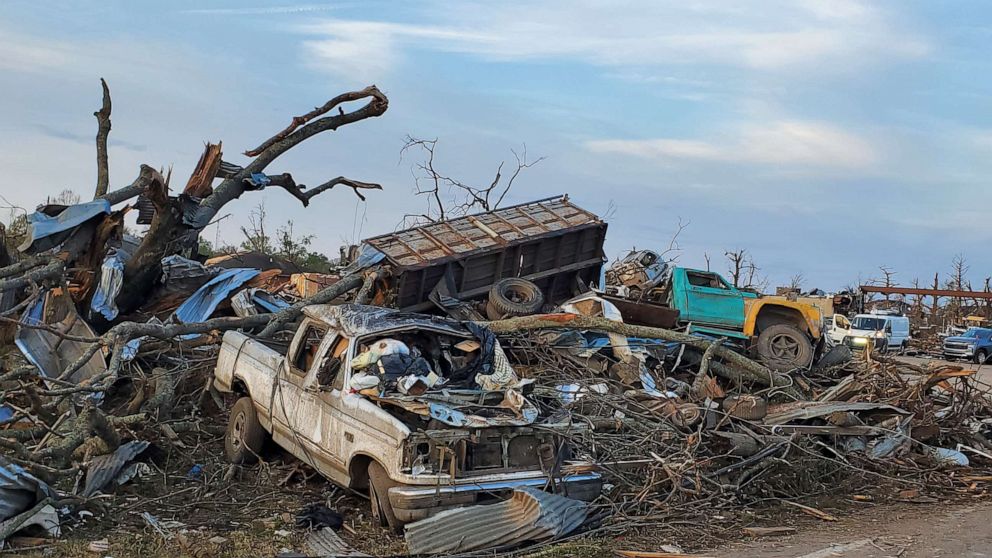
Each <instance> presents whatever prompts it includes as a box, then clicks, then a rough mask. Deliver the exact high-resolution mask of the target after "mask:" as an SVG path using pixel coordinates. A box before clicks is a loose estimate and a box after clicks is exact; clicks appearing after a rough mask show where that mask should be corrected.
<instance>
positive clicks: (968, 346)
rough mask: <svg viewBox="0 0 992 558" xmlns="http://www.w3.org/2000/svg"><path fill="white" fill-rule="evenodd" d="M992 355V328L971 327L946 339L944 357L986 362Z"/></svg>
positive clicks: (980, 362) (979, 362)
mask: <svg viewBox="0 0 992 558" xmlns="http://www.w3.org/2000/svg"><path fill="white" fill-rule="evenodd" d="M990 356H992V329H988V328H984V327H969V328H968V329H967V331H965V332H964V333H962V334H961V335H955V336H953V337H946V338H945V339H944V358H947V359H955V358H964V359H968V360H974V361H975V362H976V363H978V364H985V363H986V362H988V360H989V357H990Z"/></svg>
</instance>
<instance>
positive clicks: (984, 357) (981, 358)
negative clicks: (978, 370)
mask: <svg viewBox="0 0 992 558" xmlns="http://www.w3.org/2000/svg"><path fill="white" fill-rule="evenodd" d="M988 360H989V353H988V351H986V350H985V349H978V352H977V353H975V364H985V363H986V362H988Z"/></svg>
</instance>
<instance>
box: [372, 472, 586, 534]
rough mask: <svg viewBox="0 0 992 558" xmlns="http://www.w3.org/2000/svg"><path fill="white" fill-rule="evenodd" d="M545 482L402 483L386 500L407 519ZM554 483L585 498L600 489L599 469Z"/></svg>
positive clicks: (568, 493) (564, 492)
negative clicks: (437, 484) (442, 484)
mask: <svg viewBox="0 0 992 558" xmlns="http://www.w3.org/2000/svg"><path fill="white" fill-rule="evenodd" d="M547 484H548V479H547V477H533V478H528V479H514V480H508V481H490V482H481V483H476V484H460V485H447V486H411V485H403V486H395V487H393V488H390V489H389V503H390V504H392V507H393V513H394V514H395V515H396V519H398V520H400V521H402V522H404V523H408V522H411V521H417V520H419V519H423V518H425V517H429V516H431V515H433V514H435V513H437V512H439V511H441V510H446V509H450V508H455V507H459V506H465V505H470V504H474V503H476V502H478V501H480V500H484V499H488V498H499V497H504V498H505V497H509V495H510V494H512V493H513V490H514V489H517V488H524V487H533V488H542V489H543V488H545V486H546V485H547ZM557 485H558V490H557V492H558V493H560V494H561V495H562V496H568V497H569V498H574V499H576V500H583V501H587V502H588V501H590V500H593V499H595V498H596V497H597V496H599V494H600V492H602V489H603V479H602V477H601V476H600V475H599V474H598V473H583V474H579V475H569V476H567V477H563V478H560V479H558V483H557Z"/></svg>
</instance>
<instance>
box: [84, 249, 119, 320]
mask: <svg viewBox="0 0 992 558" xmlns="http://www.w3.org/2000/svg"><path fill="white" fill-rule="evenodd" d="M122 286H124V254H123V253H121V252H119V251H116V250H115V251H114V252H113V253H112V254H108V255H107V257H106V258H104V259H103V265H101V266H100V283H99V284H97V287H96V290H95V291H94V293H93V299H92V300H91V301H90V309H92V310H93V311H94V312H99V313H100V314H102V315H103V317H104V318H106V319H108V320H113V319H114V318H116V317H117V312H118V311H117V303H116V301H115V300H114V299H116V298H117V294H118V293H120V292H121V287H122Z"/></svg>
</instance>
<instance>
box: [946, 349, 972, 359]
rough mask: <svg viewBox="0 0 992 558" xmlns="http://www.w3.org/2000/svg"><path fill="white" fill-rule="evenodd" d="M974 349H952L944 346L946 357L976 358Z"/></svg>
mask: <svg viewBox="0 0 992 558" xmlns="http://www.w3.org/2000/svg"><path fill="white" fill-rule="evenodd" d="M974 356H975V350H974V349H952V348H949V347H944V358H967V359H970V358H974Z"/></svg>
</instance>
